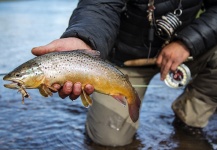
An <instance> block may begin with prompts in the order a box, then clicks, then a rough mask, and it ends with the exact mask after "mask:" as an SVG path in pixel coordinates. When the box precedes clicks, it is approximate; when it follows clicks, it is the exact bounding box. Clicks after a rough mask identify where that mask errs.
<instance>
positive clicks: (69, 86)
mask: <svg viewBox="0 0 217 150" xmlns="http://www.w3.org/2000/svg"><path fill="white" fill-rule="evenodd" d="M66 89H67V90H71V89H72V83H71V82H66Z"/></svg>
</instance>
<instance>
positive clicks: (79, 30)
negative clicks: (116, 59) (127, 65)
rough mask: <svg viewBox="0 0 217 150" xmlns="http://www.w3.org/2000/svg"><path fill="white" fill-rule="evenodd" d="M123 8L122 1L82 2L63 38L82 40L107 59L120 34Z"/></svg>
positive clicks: (85, 0) (83, 0) (84, 0)
mask: <svg viewBox="0 0 217 150" xmlns="http://www.w3.org/2000/svg"><path fill="white" fill-rule="evenodd" d="M123 6H124V1H122V0H116V1H114V0H113V1H111V0H110V1H106V0H104V1H103V0H95V1H88V0H82V1H80V2H79V4H78V7H77V8H76V9H75V10H74V12H73V14H72V16H71V18H70V21H69V26H68V28H67V29H66V31H65V32H64V33H63V35H62V36H61V38H66V37H77V38H80V39H82V40H83V41H84V42H85V43H87V44H88V45H89V46H90V47H91V48H92V49H95V50H98V51H100V53H101V56H102V57H103V58H106V57H107V56H108V54H109V52H110V50H111V49H112V47H113V45H114V43H115V40H116V37H117V34H118V29H119V25H120V13H121V10H122V8H123Z"/></svg>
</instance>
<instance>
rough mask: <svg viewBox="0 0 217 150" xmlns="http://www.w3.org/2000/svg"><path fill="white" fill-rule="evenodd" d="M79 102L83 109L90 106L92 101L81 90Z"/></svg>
mask: <svg viewBox="0 0 217 150" xmlns="http://www.w3.org/2000/svg"><path fill="white" fill-rule="evenodd" d="M81 100H82V103H83V105H84V106H85V107H88V106H89V105H92V99H91V98H90V96H89V95H87V94H86V92H85V91H84V90H82V93H81Z"/></svg>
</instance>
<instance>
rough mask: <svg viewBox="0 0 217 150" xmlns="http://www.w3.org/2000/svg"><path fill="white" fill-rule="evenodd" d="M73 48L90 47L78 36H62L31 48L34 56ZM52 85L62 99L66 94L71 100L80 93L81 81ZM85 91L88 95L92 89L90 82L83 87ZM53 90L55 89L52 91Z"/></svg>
mask: <svg viewBox="0 0 217 150" xmlns="http://www.w3.org/2000/svg"><path fill="white" fill-rule="evenodd" d="M73 49H88V50H91V47H90V46H88V45H87V44H86V43H85V42H83V41H82V40H80V39H78V38H74V37H71V38H62V39H57V40H54V41H52V42H51V43H49V44H47V45H44V46H39V47H35V48H33V49H32V53H33V54H34V55H36V56H40V55H44V54H47V53H50V52H57V51H68V50H73ZM53 87H54V88H55V89H56V90H58V93H59V96H60V97H61V98H62V99H64V98H66V97H67V96H69V98H70V99H71V100H75V99H77V98H78V97H79V96H80V95H81V92H82V90H81V88H82V87H81V83H79V82H78V83H74V84H72V82H70V81H67V82H66V83H65V84H64V85H63V86H62V87H61V86H60V85H59V84H53ZM84 90H85V92H86V93H87V94H88V95H90V94H92V93H93V91H94V87H93V86H92V85H90V84H87V85H86V86H85V88H84ZM54 92H55V91H54Z"/></svg>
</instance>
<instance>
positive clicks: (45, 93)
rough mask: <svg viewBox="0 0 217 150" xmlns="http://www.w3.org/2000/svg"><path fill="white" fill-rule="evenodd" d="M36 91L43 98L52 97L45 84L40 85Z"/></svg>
mask: <svg viewBox="0 0 217 150" xmlns="http://www.w3.org/2000/svg"><path fill="white" fill-rule="evenodd" d="M38 89H39V92H40V93H41V95H42V96H44V97H48V96H52V95H53V93H52V92H51V90H50V89H51V87H48V86H46V85H45V84H42V85H40V87H39V88H38ZM52 90H53V89H52ZM54 90H55V89H54Z"/></svg>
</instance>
